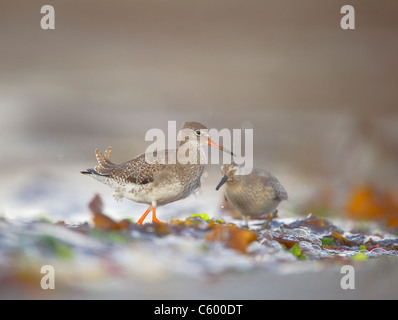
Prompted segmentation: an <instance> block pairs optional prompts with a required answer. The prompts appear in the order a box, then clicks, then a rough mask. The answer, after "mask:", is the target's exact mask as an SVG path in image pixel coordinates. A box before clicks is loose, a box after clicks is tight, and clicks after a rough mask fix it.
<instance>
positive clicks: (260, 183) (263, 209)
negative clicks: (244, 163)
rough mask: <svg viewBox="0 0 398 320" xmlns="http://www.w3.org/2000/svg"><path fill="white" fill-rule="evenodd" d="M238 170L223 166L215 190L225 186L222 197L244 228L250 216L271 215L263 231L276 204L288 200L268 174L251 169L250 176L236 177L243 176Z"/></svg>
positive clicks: (276, 181)
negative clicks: (238, 213) (234, 210)
mask: <svg viewBox="0 0 398 320" xmlns="http://www.w3.org/2000/svg"><path fill="white" fill-rule="evenodd" d="M241 169H242V168H241V167H240V166H238V165H237V164H235V163H232V164H226V165H223V166H222V167H221V172H222V174H223V177H222V179H221V181H220V183H219V184H218V185H217V187H216V190H218V189H220V188H221V186H222V185H223V184H225V188H224V195H225V198H226V200H227V201H228V202H229V203H231V204H232V206H233V207H234V208H235V209H236V210H238V211H239V212H240V214H241V215H242V217H243V219H244V221H245V225H246V227H248V219H249V217H250V216H254V217H258V216H261V215H264V214H268V213H271V218H270V219H269V220H268V222H267V223H266V224H265V225H264V226H263V228H266V227H267V226H268V225H269V223H270V222H271V220H272V219H273V218H274V217H275V216H276V214H277V207H278V205H279V204H280V203H281V202H282V201H283V200H287V199H288V196H287V192H286V190H285V188H284V187H283V186H282V185H281V183H280V182H279V181H278V179H276V178H275V176H274V175H273V174H272V173H271V172H269V171H266V170H262V169H253V171H252V172H251V173H250V174H239V173H243V172H242V171H241Z"/></svg>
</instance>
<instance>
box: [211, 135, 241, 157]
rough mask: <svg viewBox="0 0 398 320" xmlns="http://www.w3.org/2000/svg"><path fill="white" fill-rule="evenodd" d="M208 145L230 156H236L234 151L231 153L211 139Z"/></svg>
mask: <svg viewBox="0 0 398 320" xmlns="http://www.w3.org/2000/svg"><path fill="white" fill-rule="evenodd" d="M207 143H208V145H209V146H212V147H215V148H217V149H220V150H221V151H224V152H226V153H229V154H230V155H232V156H233V157H234V156H235V155H234V154H233V153H232V151H229V150H228V149H226V148H224V147H223V146H222V145H219V144H218V143H215V142H214V141H213V140H211V139H210V138H209V140H207Z"/></svg>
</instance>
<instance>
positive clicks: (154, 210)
mask: <svg viewBox="0 0 398 320" xmlns="http://www.w3.org/2000/svg"><path fill="white" fill-rule="evenodd" d="M152 222H153V223H155V222H156V223H163V222H162V221H160V220H158V218H156V205H152Z"/></svg>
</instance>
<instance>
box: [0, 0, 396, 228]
mask: <svg viewBox="0 0 398 320" xmlns="http://www.w3.org/2000/svg"><path fill="white" fill-rule="evenodd" d="M44 4H45V3H43V1H35V0H30V1H20V0H12V1H11V0H2V1H1V2H0V43H1V50H0V115H1V116H0V150H1V157H0V161H1V163H0V170H1V171H0V173H1V176H2V178H1V179H0V214H1V215H5V216H6V217H8V218H25V217H30V216H32V215H41V214H45V215H48V216H50V217H53V218H54V219H65V220H68V221H72V220H85V219H88V209H87V203H88V201H89V200H90V199H91V198H92V197H93V195H94V194H95V193H97V192H98V193H101V195H102V196H103V197H104V199H105V202H106V207H107V209H108V210H109V214H110V215H115V216H133V218H135V219H137V218H138V217H139V216H140V214H141V213H142V212H143V211H144V210H145V206H144V205H139V204H135V203H132V202H128V203H127V202H126V201H125V202H123V203H122V204H119V203H116V201H114V200H113V199H112V197H111V192H110V190H108V188H107V187H106V186H103V185H101V184H99V183H98V182H96V181H94V180H92V179H89V178H87V177H84V176H82V175H80V174H79V171H80V170H83V169H86V168H89V167H93V166H94V165H95V163H96V160H95V155H94V150H95V149H96V148H99V149H101V150H104V149H105V148H106V147H107V146H108V145H111V146H112V148H113V149H112V150H113V152H112V157H113V161H114V162H116V163H117V162H123V161H126V160H129V159H131V158H133V157H135V156H136V155H138V154H141V153H143V152H144V150H145V148H146V147H147V146H148V145H149V144H150V143H149V142H145V141H144V137H145V133H146V131H147V130H148V129H150V128H161V129H164V130H167V121H169V120H175V121H177V126H178V127H179V126H180V125H181V123H182V122H183V121H198V122H202V123H203V124H205V125H207V126H208V127H209V128H216V129H222V128H230V129H233V128H252V129H254V166H255V167H259V168H263V169H267V170H270V171H272V172H273V173H274V174H275V175H276V176H277V177H278V178H279V180H280V181H281V182H282V184H283V185H284V186H285V188H286V189H287V191H288V193H289V197H290V201H289V203H285V204H283V206H282V209H281V210H280V215H281V216H285V217H286V216H289V215H290V213H289V210H290V209H292V210H290V212H302V213H304V214H305V213H308V212H309V211H311V210H315V209H314V208H315V207H317V206H318V207H319V206H320V207H322V204H324V203H326V204H328V205H332V204H333V205H337V206H340V208H342V209H343V210H340V211H338V212H339V213H343V214H344V213H345V212H346V211H345V210H344V208H345V207H346V205H347V197H349V194H350V192H352V190H353V188H354V190H355V188H357V186H358V185H359V186H362V187H360V188H370V189H369V190H371V192H376V193H377V194H378V195H380V194H381V195H382V196H385V195H386V192H387V191H386V190H388V192H387V193H388V195H395V194H396V193H394V192H395V191H394V190H396V188H397V181H398V139H397V137H398V90H397V89H398V59H397V57H398V42H397V31H398V2H396V1H368V0H361V1H356V0H351V1H349V4H350V5H352V6H353V7H354V8H355V24H356V29H355V30H342V29H341V27H340V19H341V18H342V17H343V14H341V13H340V9H341V7H342V6H343V5H345V4H348V3H347V2H346V1H344V2H343V1H335V0H324V1H321V2H320V1H316V0H305V1H263V0H261V1H253V0H249V1H237V0H218V1H208V0H203V1H183V0H180V1H178V0H172V1H160V0H159V1H145V0H141V1H136V0H134V1H127V0H124V1H122V0H115V1H99V0H96V1H94V0H92V1H89V0H85V1H58V0H51V1H48V2H47V3H46V4H51V5H52V6H54V8H55V30H42V29H41V28H40V20H41V18H42V16H43V15H42V14H40V9H41V7H42V6H43V5H44ZM166 132H167V131H166ZM219 170H220V168H219V166H217V165H208V166H207V171H208V177H207V179H206V180H205V181H204V182H203V184H202V186H203V190H202V195H200V196H198V197H197V198H195V197H191V198H190V199H187V200H184V201H180V202H177V203H174V204H170V205H169V206H167V207H168V208H169V209H166V207H165V208H164V210H168V211H167V212H169V213H165V212H166V211H162V212H164V213H163V215H162V213H159V217H163V219H164V217H165V216H167V214H169V215H179V214H185V213H186V214H188V213H189V214H191V213H193V212H192V210H196V211H199V212H207V213H209V214H210V215H216V214H218V213H219V212H218V211H219V209H220V204H221V200H222V195H221V193H217V192H216V191H215V190H214V188H215V186H216V184H217V182H218V181H219V179H220V178H221V174H220V171H219ZM363 186H365V187H363ZM360 190H362V191H363V190H364V189H360ZM375 190H376V191H375ZM359 193H360V191H359ZM376 198H377V199H380V197H379V196H377V197H376ZM376 198H375V199H376ZM390 198H391V199H394V196H391V197H389V198H388V199H390ZM382 199H384V198H383V197H382ZM395 199H396V198H395ZM375 201H376V200H375ZM377 201H378V200H377ZM382 201H383V200H382ZM395 204H396V203H395V202H394V203H393V205H395ZM374 205H375V204H374ZM189 206H192V208H194V209H187V207H189ZM397 208H398V206H397ZM395 209H396V208H395ZM162 210H163V209H162ZM136 211H137V212H136ZM354 211H355V210H354ZM135 212H136V213H135ZM159 212H160V211H159ZM389 212H393V210H392V211H391V210H390V211H389ZM394 212H395V211H394ZM359 214H360V215H361V211H360V210H359Z"/></svg>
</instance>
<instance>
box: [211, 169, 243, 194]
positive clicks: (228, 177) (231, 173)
mask: <svg viewBox="0 0 398 320" xmlns="http://www.w3.org/2000/svg"><path fill="white" fill-rule="evenodd" d="M238 168H239V166H238V165H237V164H236V163H231V164H224V165H223V166H222V167H221V173H222V175H223V177H222V178H221V181H220V182H219V183H218V185H217V187H216V190H218V189H220V188H221V186H222V185H223V184H224V183H225V182H227V181H233V180H234V178H235V172H236V170H237V169H238Z"/></svg>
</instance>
